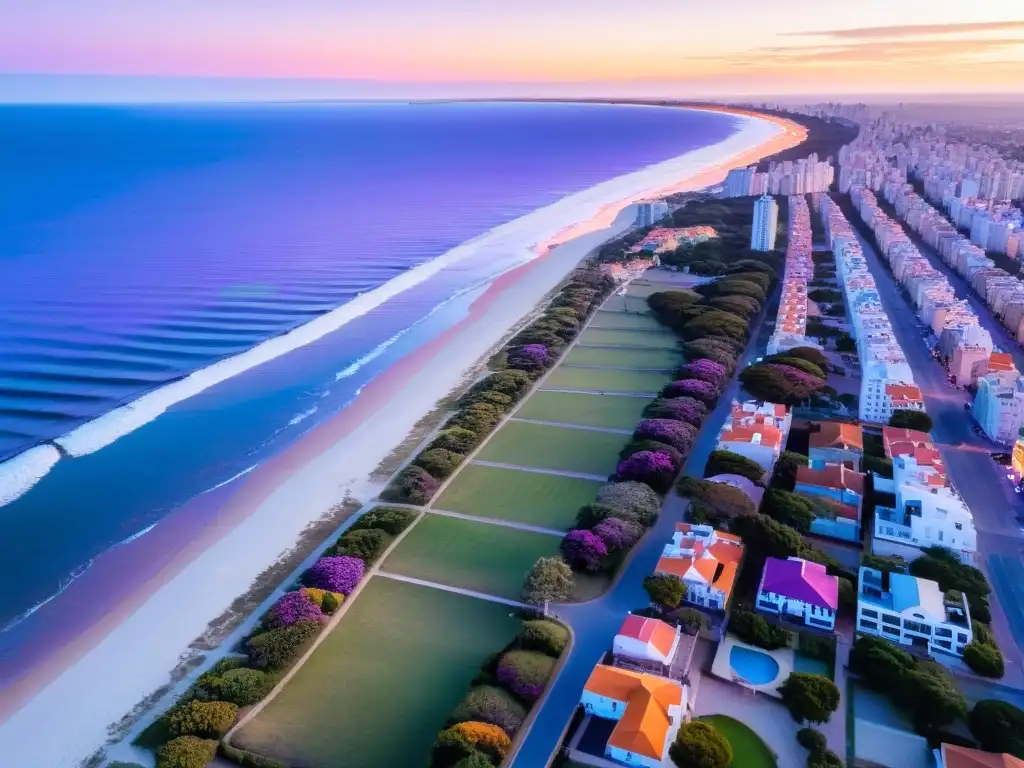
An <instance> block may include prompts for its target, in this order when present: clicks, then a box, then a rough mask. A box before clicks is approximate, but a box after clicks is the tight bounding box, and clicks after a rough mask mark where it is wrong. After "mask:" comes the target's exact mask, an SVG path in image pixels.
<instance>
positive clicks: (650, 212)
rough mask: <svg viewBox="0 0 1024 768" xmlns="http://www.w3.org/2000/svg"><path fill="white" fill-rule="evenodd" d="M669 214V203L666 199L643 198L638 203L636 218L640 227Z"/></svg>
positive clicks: (647, 225) (649, 224)
mask: <svg viewBox="0 0 1024 768" xmlns="http://www.w3.org/2000/svg"><path fill="white" fill-rule="evenodd" d="M667 215H668V203H666V202H665V201H664V200H641V201H640V202H638V203H637V204H636V220H635V223H636V225H637V226H638V227H649V226H651V225H652V224H654V223H656V222H658V221H661V220H662V219H663V218H665V216H667Z"/></svg>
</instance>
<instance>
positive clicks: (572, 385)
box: [541, 365, 672, 397]
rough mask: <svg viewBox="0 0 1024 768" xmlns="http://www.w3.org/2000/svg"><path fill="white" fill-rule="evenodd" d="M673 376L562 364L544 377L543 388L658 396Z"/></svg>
mask: <svg viewBox="0 0 1024 768" xmlns="http://www.w3.org/2000/svg"><path fill="white" fill-rule="evenodd" d="M671 380H672V376H671V374H668V373H650V372H646V371H616V370H600V369H597V368H567V367H566V366H564V365H560V366H559V367H558V368H555V370H553V371H552V372H551V374H550V375H549V376H548V377H547V378H546V379H544V382H543V383H542V384H541V387H542V388H543V389H576V390H585V391H590V392H631V393H644V394H649V395H651V397H654V395H656V394H657V393H658V392H660V391H661V389H662V387H664V386H665V385H666V384H668V383H669V381H671Z"/></svg>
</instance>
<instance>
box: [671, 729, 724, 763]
mask: <svg viewBox="0 0 1024 768" xmlns="http://www.w3.org/2000/svg"><path fill="white" fill-rule="evenodd" d="M668 754H669V757H671V758H672V762H674V763H675V764H676V765H678V766H680V768H690V767H691V766H693V767H694V768H729V766H730V764H731V763H732V758H733V751H732V746H731V745H730V744H729V742H728V741H727V740H726V738H725V737H724V736H722V734H720V733H719V732H718V731H716V730H715V729H714V727H712V726H711V725H709V724H708V723H702V722H701V721H700V720H694V721H691V722H689V723H683V725H682V726H680V728H679V733H678V734H677V735H676V740H675V741H674V742H672V746H671V747H669V750H668Z"/></svg>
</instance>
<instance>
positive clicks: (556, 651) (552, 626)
mask: <svg viewBox="0 0 1024 768" xmlns="http://www.w3.org/2000/svg"><path fill="white" fill-rule="evenodd" d="M516 643H517V644H518V645H519V647H520V648H524V649H526V650H528V651H540V652H542V653H546V654H548V656H554V657H556V658H557V657H558V656H561V655H562V651H564V650H565V646H566V645H567V644H568V643H569V630H567V629H566V628H565V627H563V626H562V625H561V624H558V623H557V622H554V621H547V620H545V619H538V620H534V621H524V622H523V626H522V629H520V630H519V634H518V635H517V636H516Z"/></svg>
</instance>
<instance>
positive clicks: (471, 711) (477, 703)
mask: <svg viewBox="0 0 1024 768" xmlns="http://www.w3.org/2000/svg"><path fill="white" fill-rule="evenodd" d="M453 717H454V719H455V720H457V721H458V722H465V721H466V720H478V721H480V722H484V723H491V724H492V725H496V726H498V727H499V728H501V729H502V730H503V731H505V733H507V734H508V735H509V736H514V735H515V732H516V731H517V730H519V727H520V726H521V725H522V724H523V720H524V719H525V718H526V707H524V706H523V705H522V704H520V703H519V702H518V701H516V700H515V699H514V698H512V695H511V694H509V693H508V692H507V691H504V690H502V689H501V688H497V687H495V686H492V685H482V686H479V687H477V688H474V689H472V690H471V691H470V692H469V693H468V694H467V695H466V698H465V699H463V700H462V703H461V704H459V706H458V707H457V708H456V710H455V713H454V715H453Z"/></svg>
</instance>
